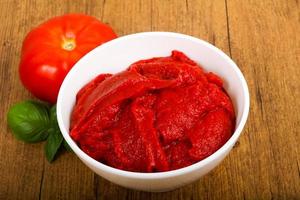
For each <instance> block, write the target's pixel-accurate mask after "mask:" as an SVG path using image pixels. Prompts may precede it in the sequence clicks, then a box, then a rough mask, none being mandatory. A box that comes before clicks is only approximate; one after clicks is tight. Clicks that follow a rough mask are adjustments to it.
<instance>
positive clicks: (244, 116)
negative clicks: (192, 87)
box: [57, 31, 250, 179]
mask: <svg viewBox="0 0 300 200" xmlns="http://www.w3.org/2000/svg"><path fill="white" fill-rule="evenodd" d="M145 36H168V37H176V38H180V39H187V40H191V41H193V42H196V43H198V44H201V45H204V46H206V47H207V48H209V49H211V50H213V51H214V52H216V53H217V54H218V55H219V56H221V57H223V59H225V60H226V61H227V62H228V63H229V64H230V66H231V67H232V68H233V70H234V71H235V73H236V74H237V76H238V78H239V79H240V81H241V83H242V89H243V96H244V98H245V101H244V102H243V103H244V107H243V111H242V116H241V120H240V123H239V124H238V125H237V127H236V129H235V131H234V133H233V134H232V136H231V137H230V138H229V140H228V141H227V142H226V143H225V144H224V145H223V146H222V147H221V148H219V149H218V150H217V151H216V152H214V153H213V154H212V155H210V156H208V157H207V158H205V159H203V160H201V161H199V162H196V163H194V164H192V165H189V166H187V167H183V168H180V169H176V170H171V171H166V172H152V173H148V172H131V171H125V170H121V169H117V168H114V167H110V166H108V165H105V164H102V163H101V162H99V161H97V160H95V159H93V158H92V157H90V156H89V155H87V154H86V153H85V152H84V151H82V150H81V149H80V148H79V147H78V146H77V144H76V143H75V142H74V141H73V140H72V138H71V137H70V135H69V131H68V130H67V129H66V127H65V126H64V123H63V118H62V115H61V113H62V112H63V108H62V105H61V102H62V100H63V99H62V96H63V94H62V93H63V92H64V91H65V87H66V84H67V83H68V82H69V81H72V80H71V79H70V77H71V75H72V74H73V73H74V72H76V69H77V63H78V62H79V61H80V60H82V59H84V58H85V57H86V56H87V55H89V54H92V53H93V52H94V51H95V49H98V48H102V47H106V46H112V45H114V44H116V43H119V42H122V41H123V40H127V39H129V38H130V39H132V38H139V37H145ZM95 49H93V50H91V51H90V52H89V53H87V54H86V55H84V56H83V57H82V58H81V59H80V60H79V61H78V62H77V63H76V64H75V65H74V66H73V68H72V69H71V70H70V72H69V73H68V74H67V76H66V77H65V79H64V81H63V83H62V85H61V87H60V90H59V94H58V99H57V119H58V124H59V127H60V130H61V132H62V135H63V137H64V139H65V140H66V142H67V143H68V144H69V146H70V147H71V149H72V150H73V151H74V153H75V154H76V155H77V156H78V157H79V158H80V159H81V160H82V161H83V162H87V163H89V164H90V165H92V166H93V168H97V169H100V170H102V171H104V172H107V173H111V174H114V175H118V176H122V177H126V178H134V179H163V178H169V177H174V176H180V175H184V174H187V173H189V172H192V171H195V170H197V169H199V168H202V167H204V166H206V165H208V164H209V163H211V162H213V161H214V160H216V159H217V158H218V157H220V156H221V155H223V154H224V153H226V151H227V150H228V149H231V148H232V146H233V145H234V144H235V142H236V141H237V139H238V138H239V136H240V135H241V133H242V130H243V128H244V126H245V124H246V121H247V118H248V114H249V108H250V98H249V90H248V86H247V82H246V80H245V78H244V76H243V74H242V72H241V71H240V69H239V68H238V66H237V65H236V64H235V62H234V61H233V60H232V59H231V58H230V57H229V56H227V55H226V54H225V53H224V52H223V51H222V50H220V49H219V48H217V47H215V46H214V45H212V44H210V43H208V42H206V41H204V40H202V39H199V38H196V37H193V36H190V35H185V34H181V33H174V32H159V31H158V32H139V33H134V34H130V35H125V36H122V37H119V38H116V39H114V40H111V41H109V42H107V43H104V44H102V45H100V46H98V47H96V48H95Z"/></svg>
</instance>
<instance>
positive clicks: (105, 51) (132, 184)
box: [57, 32, 249, 191]
mask: <svg viewBox="0 0 300 200" xmlns="http://www.w3.org/2000/svg"><path fill="white" fill-rule="evenodd" d="M174 49H176V50H179V51H182V52H184V53H185V54H186V55H187V56H188V57H190V58H191V59H193V60H194V61H196V62H198V63H199V64H200V65H201V66H203V68H204V69H205V70H207V71H212V72H214V73H216V74H218V75H219V76H220V77H222V78H223V80H224V87H225V89H226V91H227V92H228V94H229V95H230V97H231V99H232V100H233V103H234V107H235V112H236V129H235V132H234V133H233V135H232V137H231V138H230V139H229V140H228V141H227V142H226V144H224V145H223V146H222V147H221V148H220V149H219V150H218V151H216V152H215V153H214V154H212V155H211V156H209V157H207V158H205V159H204V160H202V161H200V162H197V163H195V164H193V165H191V166H188V167H185V168H181V169H178V170H174V171H168V172H158V173H137V172H128V171H123V170H119V169H115V168H112V167H110V166H107V165H104V164H102V163H100V162H98V161H96V160H94V159H93V158H91V157H89V156H88V155H87V154H85V153H84V152H83V151H82V150H81V149H80V148H79V147H78V146H77V145H76V143H75V142H74V141H73V140H72V139H71V137H70V136H69V123H70V113H71V111H72V108H73V106H74V103H75V96H76V93H77V92H78V91H79V89H80V88H81V87H82V86H84V85H85V84H86V83H88V82H89V81H90V80H92V79H93V78H94V77H96V75H98V74H100V73H116V72H120V71H122V70H125V69H126V68H127V67H128V66H129V65H130V64H131V63H133V62H135V61H138V60H141V59H147V58H152V57H157V56H169V55H170V54H171V51H172V50H174ZM248 112H249V91H248V87H247V83H246V81H245V79H244V77H243V75H242V73H241V71H240V70H239V68H238V67H237V66H236V64H235V63H234V62H233V61H232V60H231V59H230V58H229V57H228V56H227V55H225V54H224V53H223V52H222V51H221V50H219V49H218V48H216V47H214V46H213V45H211V44H209V43H207V42H205V41H203V40H200V39H197V38H194V37H191V36H187V35H183V34H178V33H169V32H146V33H137V34H133V35H127V36H124V37H120V38H118V39H115V40H112V41H110V42H108V43H105V44H103V45H101V46H99V47H97V48H95V49H94V50H92V51H91V52H89V53H88V54H87V55H85V56H84V57H83V58H82V59H81V60H80V61H79V62H78V63H76V64H75V66H74V67H73V68H72V70H71V71H70V72H69V73H68V75H67V76H66V78H65V80H64V82H63V84H62V86H61V88H60V91H59V95H58V100H57V118H58V123H59V127H60V130H61V132H62V134H63V136H64V138H65V140H66V141H67V143H68V144H69V145H70V147H71V148H72V149H73V151H74V153H75V154H76V155H77V156H78V157H79V158H80V159H81V160H82V161H83V162H84V163H85V164H86V165H87V166H88V167H89V168H90V169H91V170H93V171H94V172H95V173H96V174H98V175H100V176H102V177H103V178H105V179H107V180H109V181H111V182H113V183H116V184H118V185H121V186H124V187H128V188H133V189H138V190H144V191H167V190H171V189H175V188H177V187H180V186H183V185H185V184H188V183H191V182H193V181H195V180H197V179H199V178H200V177H201V176H203V175H205V174H207V173H208V172H209V171H211V170H212V169H213V168H215V167H216V166H217V165H218V164H219V163H220V162H221V161H222V160H223V159H224V158H225V156H226V155H227V154H228V153H229V151H230V150H231V149H232V147H233V145H234V144H235V142H236V141H237V139H238V138H239V136H240V135H241V132H242V129H243V127H244V125H245V123H246V120H247V117H248Z"/></svg>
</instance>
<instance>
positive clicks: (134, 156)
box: [70, 51, 235, 172]
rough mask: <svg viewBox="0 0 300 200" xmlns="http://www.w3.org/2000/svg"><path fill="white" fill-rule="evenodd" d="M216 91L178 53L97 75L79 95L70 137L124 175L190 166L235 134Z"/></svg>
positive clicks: (209, 78) (213, 79)
mask: <svg viewBox="0 0 300 200" xmlns="http://www.w3.org/2000/svg"><path fill="white" fill-rule="evenodd" d="M220 67H221V66H220ZM222 84H223V82H222V80H221V78H219V77H218V76H217V75H215V74H213V73H211V72H209V73H205V72H204V71H203V70H202V68H200V67H199V66H198V65H197V64H196V63H195V62H193V61H192V60H190V59H189V58H188V57H187V56H185V55H184V54H183V53H181V52H179V51H173V52H172V55H171V56H170V57H161V58H152V59H148V60H141V61H138V62H136V63H134V64H132V65H131V66H130V67H129V68H128V70H126V71H124V72H121V73H118V74H115V75H109V74H103V75H99V76H98V77H96V78H95V79H94V80H93V81H91V82H90V83H89V84H87V85H86V86H85V87H83V88H82V89H81V90H80V91H79V93H78V94H77V101H76V105H75V107H74V110H73V113H72V118H71V128H70V129H71V133H70V134H71V137H72V138H73V139H74V140H75V141H76V142H77V144H78V145H79V147H80V148H81V149H82V150H83V151H84V152H86V153H87V154H88V155H90V156H91V157H93V158H94V159H96V160H98V161H100V162H102V163H105V164H107V165H110V166H112V167H115V168H119V169H123V170H128V171H137V172H157V171H168V170H174V169H178V168H182V167H185V166H188V165H191V164H193V163H195V162H197V161H200V160H202V159H204V158H206V157H208V156H209V155H211V154H213V153H214V152H215V151H216V150H218V149H219V148H220V147H221V146H222V145H223V144H224V143H225V142H226V141H227V140H228V139H229V138H230V136H231V135H232V132H233V131H234V126H235V114H234V110H233V106H232V103H231V100H230V98H229V97H228V95H227V94H226V92H225V90H224V89H223V88H222Z"/></svg>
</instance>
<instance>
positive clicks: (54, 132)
mask: <svg viewBox="0 0 300 200" xmlns="http://www.w3.org/2000/svg"><path fill="white" fill-rule="evenodd" d="M48 131H49V137H48V139H47V142H46V145H45V154H46V158H47V160H48V161H49V162H52V161H53V160H54V158H55V155H56V154H57V152H58V150H59V148H60V146H61V145H62V142H63V136H62V135H61V132H60V131H59V129H58V128H53V127H52V128H50V129H49V130H48Z"/></svg>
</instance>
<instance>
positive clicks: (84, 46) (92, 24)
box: [19, 14, 117, 103]
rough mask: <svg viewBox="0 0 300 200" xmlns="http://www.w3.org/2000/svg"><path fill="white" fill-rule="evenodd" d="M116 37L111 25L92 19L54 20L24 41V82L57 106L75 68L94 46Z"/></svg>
mask: <svg viewBox="0 0 300 200" xmlns="http://www.w3.org/2000/svg"><path fill="white" fill-rule="evenodd" d="M116 37H117V35H116V34H115V33H114V31H113V30H112V29H111V28H110V27H109V26H108V25H105V24H103V23H101V22H100V21H98V20H97V19H96V18H94V17H91V16H87V15H83V14H69V15H64V16H59V17H55V18H52V19H50V20H48V21H46V22H45V23H43V24H41V25H39V26H38V27H36V28H34V29H33V30H32V31H31V32H30V33H28V35H27V36H26V38H25V40H24V42H23V46H22V55H21V63H20V67H19V73H20V78H21V81H22V83H23V84H24V86H25V87H26V88H27V89H28V90H29V91H30V92H31V93H32V94H33V95H35V96H36V97H38V98H39V99H41V100H45V101H48V102H50V103H55V102H56V99H57V95H58V91H59V88H60V86H61V84H62V82H63V80H64V78H65V76H66V75H67V73H68V72H69V70H70V69H71V68H72V67H73V65H74V64H75V63H76V62H77V61H78V60H79V59H80V58H81V57H82V56H83V55H85V54H86V53H88V52H89V51H91V50H92V49H94V48H95V47H97V46H99V45H101V44H102V43H104V42H107V41H109V40H112V39H114V38H116ZM86 67H89V66H86ZM87 70H88V69H87Z"/></svg>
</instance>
